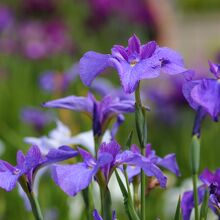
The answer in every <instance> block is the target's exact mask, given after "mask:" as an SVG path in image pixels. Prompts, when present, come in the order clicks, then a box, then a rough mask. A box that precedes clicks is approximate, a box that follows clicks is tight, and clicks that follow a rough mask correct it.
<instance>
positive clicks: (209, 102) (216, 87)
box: [183, 62, 220, 121]
mask: <svg viewBox="0 0 220 220" xmlns="http://www.w3.org/2000/svg"><path fill="white" fill-rule="evenodd" d="M209 65H210V71H211V72H212V73H213V74H214V76H215V77H216V79H209V78H204V79H198V80H192V81H189V82H187V83H185V84H184V85H183V95H184V96H185V98H186V100H187V101H188V103H189V105H190V106H191V107H192V108H193V109H195V110H196V111H198V110H199V109H201V111H202V112H203V115H204V114H205V113H208V114H209V115H210V116H211V117H212V119H213V120H214V121H218V116H219V113H220V102H219V100H220V83H219V82H220V69H219V65H217V64H214V63H212V62H209Z"/></svg>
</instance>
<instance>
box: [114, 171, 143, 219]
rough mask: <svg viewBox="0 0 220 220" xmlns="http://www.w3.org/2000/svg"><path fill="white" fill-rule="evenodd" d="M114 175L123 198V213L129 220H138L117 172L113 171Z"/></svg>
mask: <svg viewBox="0 0 220 220" xmlns="http://www.w3.org/2000/svg"><path fill="white" fill-rule="evenodd" d="M115 174H116V178H117V181H118V184H119V187H120V189H121V192H122V195H123V197H124V206H125V211H126V213H127V215H128V217H129V219H130V220H140V219H139V217H138V215H137V213H136V211H135V209H134V207H133V203H132V200H131V198H130V197H129V194H128V192H127V190H126V188H125V186H124V184H123V182H122V180H121V178H120V176H119V174H118V172H117V170H116V171H115Z"/></svg>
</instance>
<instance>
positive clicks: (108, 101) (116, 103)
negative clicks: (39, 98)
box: [43, 93, 134, 135]
mask: <svg viewBox="0 0 220 220" xmlns="http://www.w3.org/2000/svg"><path fill="white" fill-rule="evenodd" d="M43 106H44V107H48V108H64V109H70V110H73V111H77V112H84V113H86V114H88V115H89V116H91V117H92V120H93V131H94V134H95V135H96V134H98V135H100V134H103V133H104V129H105V128H106V126H107V124H108V123H109V121H110V119H111V118H112V117H115V116H118V115H120V114H122V113H129V112H134V101H133V100H120V99H119V98H117V97H115V98H113V97H111V96H105V97H104V98H103V99H102V100H101V101H97V100H96V99H95V97H94V96H93V95H92V94H91V93H89V94H88V96H87V97H80V96H68V97H65V98H61V99H57V100H53V101H49V102H46V103H44V104H43ZM119 124H120V123H119Z"/></svg>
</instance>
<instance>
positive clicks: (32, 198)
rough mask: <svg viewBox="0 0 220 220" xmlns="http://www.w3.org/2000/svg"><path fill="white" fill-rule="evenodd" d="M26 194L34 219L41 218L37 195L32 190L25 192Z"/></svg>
mask: <svg viewBox="0 0 220 220" xmlns="http://www.w3.org/2000/svg"><path fill="white" fill-rule="evenodd" d="M27 196H28V199H29V201H30V203H31V208H32V212H33V215H34V217H35V220H43V216H42V212H41V209H40V205H39V202H38V199H37V197H36V196H35V195H34V193H33V192H29V193H27Z"/></svg>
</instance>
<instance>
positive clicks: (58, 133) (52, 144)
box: [24, 121, 111, 154]
mask: <svg viewBox="0 0 220 220" xmlns="http://www.w3.org/2000/svg"><path fill="white" fill-rule="evenodd" d="M56 124H57V127H56V128H55V129H53V130H52V131H51V132H50V133H49V134H48V136H42V137H39V138H36V137H26V138H24V142H25V143H27V144H32V145H37V146H38V147H39V148H40V151H41V152H42V153H43V154H47V153H48V151H49V150H50V149H57V148H58V147H59V146H61V145H72V144H74V145H76V144H77V145H81V146H83V147H85V148H86V149H87V150H89V152H91V153H92V154H94V153H95V144H94V137H93V132H92V130H90V131H86V132H81V133H79V134H77V135H75V136H72V135H71V131H70V129H69V128H68V127H67V126H66V125H64V124H63V123H62V122H61V121H57V122H56ZM110 140H111V135H110V132H109V131H106V132H105V134H104V135H103V139H102V142H107V143H109V142H110Z"/></svg>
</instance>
